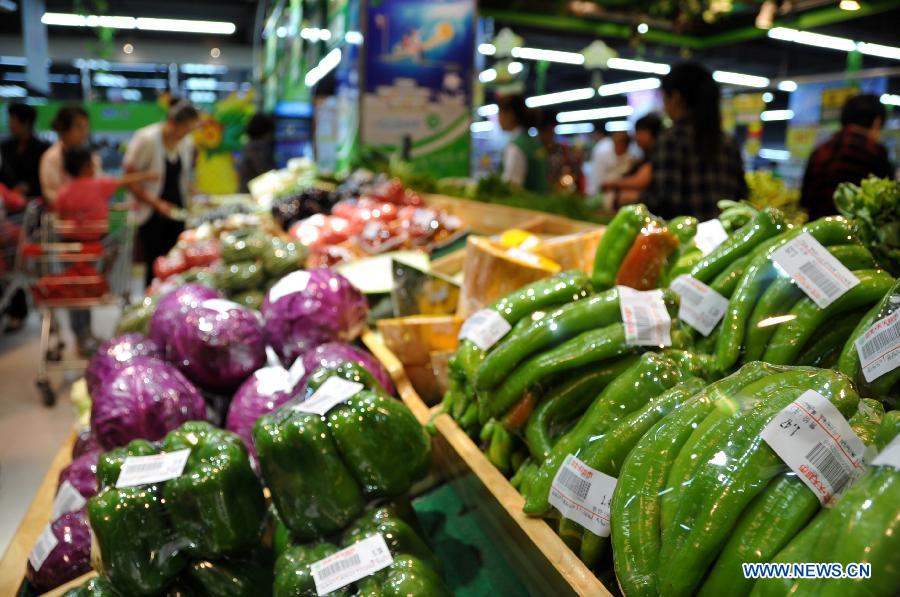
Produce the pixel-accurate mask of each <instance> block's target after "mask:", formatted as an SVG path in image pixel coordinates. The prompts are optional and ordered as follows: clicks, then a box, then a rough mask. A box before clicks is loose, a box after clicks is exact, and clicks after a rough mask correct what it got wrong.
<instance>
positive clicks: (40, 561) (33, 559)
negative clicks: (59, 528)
mask: <svg viewBox="0 0 900 597" xmlns="http://www.w3.org/2000/svg"><path fill="white" fill-rule="evenodd" d="M57 545H59V540H58V539H57V538H56V535H54V534H53V528H52V527H51V526H50V525H49V524H48V525H47V526H46V527H44V531H43V532H42V533H41V536H40V537H38V539H37V541H36V542H35V544H34V547H33V548H32V549H31V553H29V554H28V561H29V562H30V563H31V567H32V568H34V570H35V572H37V571H38V570H40V569H41V566H43V565H44V562H46V561H47V557H48V556H49V555H50V554H51V553H53V550H54V549H56V546H57Z"/></svg>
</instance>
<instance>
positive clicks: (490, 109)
mask: <svg viewBox="0 0 900 597" xmlns="http://www.w3.org/2000/svg"><path fill="white" fill-rule="evenodd" d="M499 112H500V106H498V105H497V104H487V105H486V106H481V107H480V108H478V109H477V110H475V113H476V114H478V115H479V116H481V117H482V118H487V117H488V116H493V115H494V114H497V113H499Z"/></svg>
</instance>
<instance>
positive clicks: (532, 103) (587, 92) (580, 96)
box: [525, 87, 597, 108]
mask: <svg viewBox="0 0 900 597" xmlns="http://www.w3.org/2000/svg"><path fill="white" fill-rule="evenodd" d="M596 93H597V92H596V91H594V89H593V88H592V87H586V88H584V89H572V90H570V91H558V92H556V93H546V94H544V95H535V96H532V97H529V98H526V99H525V105H526V106H528V107H529V108H540V107H541V106H551V105H553V104H562V103H565V102H577V101H581V100H587V99H591V98H592V97H594V96H595V95H596Z"/></svg>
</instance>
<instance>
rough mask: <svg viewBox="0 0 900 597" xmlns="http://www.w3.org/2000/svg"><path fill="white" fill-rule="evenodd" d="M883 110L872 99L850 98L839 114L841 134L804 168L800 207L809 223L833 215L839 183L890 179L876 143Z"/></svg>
mask: <svg viewBox="0 0 900 597" xmlns="http://www.w3.org/2000/svg"><path fill="white" fill-rule="evenodd" d="M884 118H885V110H884V106H883V105H882V104H881V102H880V101H879V99H878V97H876V96H874V95H868V94H866V95H857V96H854V97H851V98H850V99H848V100H847V103H845V104H844V107H843V109H842V110H841V130H839V131H838V132H837V133H835V134H834V135H832V137H831V138H830V139H828V140H827V141H826V142H825V143H823V144H822V145H820V146H819V147H817V148H816V150H815V151H814V152H813V153H812V155H811V156H810V158H809V162H808V163H807V164H806V172H805V173H804V175H803V186H802V190H801V193H800V204H801V205H802V206H803V207H804V208H805V209H806V210H807V211H808V212H809V219H810V220H815V219H816V218H820V217H822V216H827V215H832V214H836V213H837V210H836V209H835V206H834V198H833V197H834V190H835V189H836V188H837V186H838V185H839V184H840V183H842V182H852V183H856V184H859V182H860V181H861V180H862V179H864V178H866V177H868V176H869V175H870V174H872V175H875V176H879V177H882V178H893V177H894V169H893V166H891V162H890V160H888V154H887V149H885V147H884V145H882V144H881V143H879V138H880V137H881V127H882V126H883V125H884Z"/></svg>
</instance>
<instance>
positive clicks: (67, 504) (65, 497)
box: [50, 480, 87, 520]
mask: <svg viewBox="0 0 900 597" xmlns="http://www.w3.org/2000/svg"><path fill="white" fill-rule="evenodd" d="M86 503H87V500H85V499H84V496H83V495H81V492H79V491H78V490H77V489H75V486H74V485H72V483H71V482H70V481H68V480H66V481H63V484H62V485H60V486H59V491H57V492H56V497H55V498H54V499H53V514H52V516H50V520H56V519H57V518H59V517H60V516H62V515H63V514H65V513H66V512H76V511H78V510H81V509H82V508H83V507H84V505H85V504H86Z"/></svg>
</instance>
